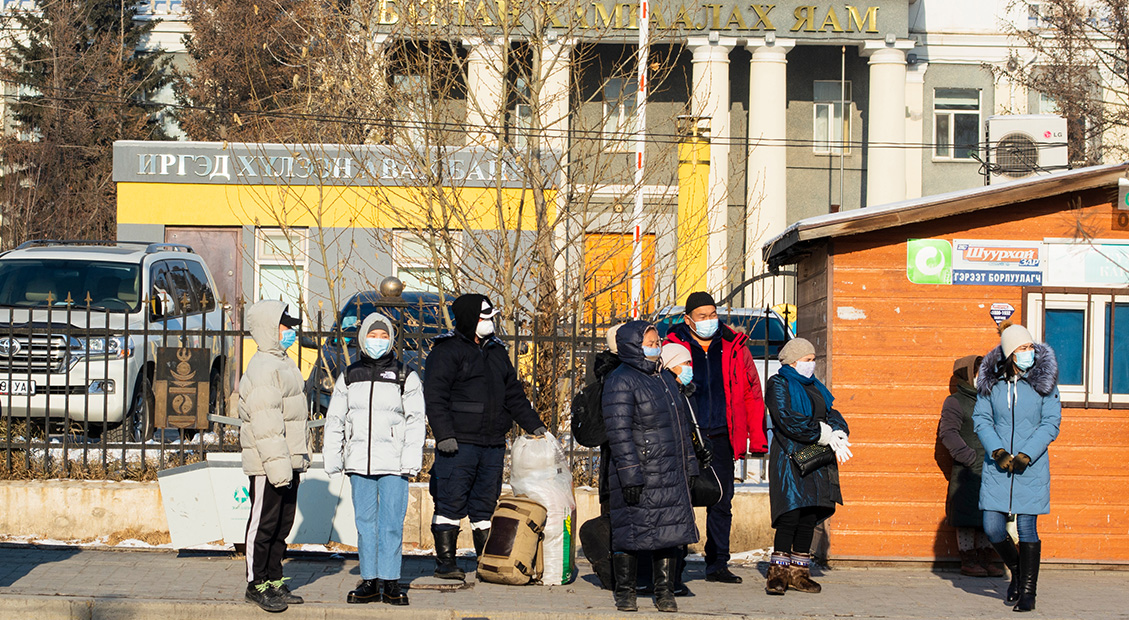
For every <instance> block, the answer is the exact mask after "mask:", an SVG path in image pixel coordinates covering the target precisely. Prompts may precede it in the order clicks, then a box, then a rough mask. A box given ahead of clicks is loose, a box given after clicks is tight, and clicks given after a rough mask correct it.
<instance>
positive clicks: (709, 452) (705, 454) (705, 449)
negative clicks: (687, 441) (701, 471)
mask: <svg viewBox="0 0 1129 620" xmlns="http://www.w3.org/2000/svg"><path fill="white" fill-rule="evenodd" d="M700 441H701V445H699V446H698V449H697V450H695V452H696V453H697V455H698V467H702V468H705V467H709V466H710V463H712V462H713V444H712V443H710V440H709V439H706V438H705V437H702V438H701V440H700Z"/></svg>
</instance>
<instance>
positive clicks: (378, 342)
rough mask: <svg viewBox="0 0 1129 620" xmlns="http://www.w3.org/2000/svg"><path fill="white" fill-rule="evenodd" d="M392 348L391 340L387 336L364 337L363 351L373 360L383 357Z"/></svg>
mask: <svg viewBox="0 0 1129 620" xmlns="http://www.w3.org/2000/svg"><path fill="white" fill-rule="evenodd" d="M391 348H392V341H391V340H389V339H388V338H365V353H366V354H367V355H368V356H369V357H371V358H372V359H374V360H378V359H380V358H382V357H384V354H385V353H388V351H389V349H391Z"/></svg>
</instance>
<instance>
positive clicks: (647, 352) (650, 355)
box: [643, 347, 663, 361]
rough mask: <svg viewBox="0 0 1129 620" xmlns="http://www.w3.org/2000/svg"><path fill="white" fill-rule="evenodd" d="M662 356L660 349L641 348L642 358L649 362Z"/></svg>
mask: <svg viewBox="0 0 1129 620" xmlns="http://www.w3.org/2000/svg"><path fill="white" fill-rule="evenodd" d="M662 354H663V350H662V347H643V357H645V358H647V359H649V360H652V361H653V360H657V359H659V356H661V355H662Z"/></svg>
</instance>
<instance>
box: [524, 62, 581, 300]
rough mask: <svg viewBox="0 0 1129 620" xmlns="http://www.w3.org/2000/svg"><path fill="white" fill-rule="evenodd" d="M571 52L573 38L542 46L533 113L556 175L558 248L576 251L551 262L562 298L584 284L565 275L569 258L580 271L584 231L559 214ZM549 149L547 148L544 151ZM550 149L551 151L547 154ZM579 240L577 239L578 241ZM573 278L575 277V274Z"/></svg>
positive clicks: (565, 175) (563, 205) (565, 177)
mask: <svg viewBox="0 0 1129 620" xmlns="http://www.w3.org/2000/svg"><path fill="white" fill-rule="evenodd" d="M571 53H572V41H560V40H558V41H554V42H546V43H545V44H544V45H543V46H542V48H541V65H540V67H539V76H540V77H539V80H538V84H539V86H540V90H539V92H538V97H537V107H536V109H535V110H534V114H537V115H538V121H539V122H538V126H539V127H541V128H542V129H543V131H542V135H543V136H544V139H543V140H542V141H541V149H542V151H543V152H542V158H543V159H544V160H545V161H546V167H547V168H548V169H549V170H550V171H551V172H552V173H554V174H556V175H557V177H556V178H555V179H554V180H555V181H556V182H557V185H556V187H557V189H558V191H557V195H556V202H555V207H556V213H557V217H556V221H555V222H554V226H553V239H554V243H555V245H556V248H557V249H558V250H561V249H563V248H565V247H566V246H568V245H569V244H571V245H572V247H573V248H574V249H575V251H571V252H568V253H567V258H566V252H563V251H558V252H557V258H556V261H555V264H554V269H555V270H556V273H557V282H558V284H559V285H560V289H559V290H558V294H559V296H560V298H561V300H565V299H569V298H570V297H569V295H570V293H575V291H569V290H567V287H569V286H583V284H582V283H579V284H574V283H572V282H570V281H569V279H568V278H566V277H565V276H566V274H568V273H570V265H569V261H571V262H572V266H571V269H572V270H571V273H581V272H582V271H581V270H582V269H583V262H582V251H581V248H583V243H582V242H583V237H582V236H581V235H582V234H583V231H579V230H569V228H568V227H569V226H570V225H572V224H573V223H572V222H571V220H570V218H567V217H562V216H561V213H562V212H563V211H564V209H566V208H567V207H568V205H567V204H566V202H565V201H566V199H567V198H568V192H566V191H565V187H566V186H567V183H568V130H569V121H570V119H569V96H570V93H571V92H572V88H571V86H572V84H571V79H570V76H571V71H570V70H569V66H570V62H571V60H572V58H571ZM545 151H548V152H545ZM549 153H551V154H549ZM578 241H579V242H580V243H578ZM574 279H575V278H574ZM581 292H583V291H581Z"/></svg>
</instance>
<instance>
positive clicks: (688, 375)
mask: <svg viewBox="0 0 1129 620" xmlns="http://www.w3.org/2000/svg"><path fill="white" fill-rule="evenodd" d="M693 380H694V368H693V367H692V366H683V367H682V372H680V373H678V382H679V383H681V384H682V385H690V382H691V381H693Z"/></svg>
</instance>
